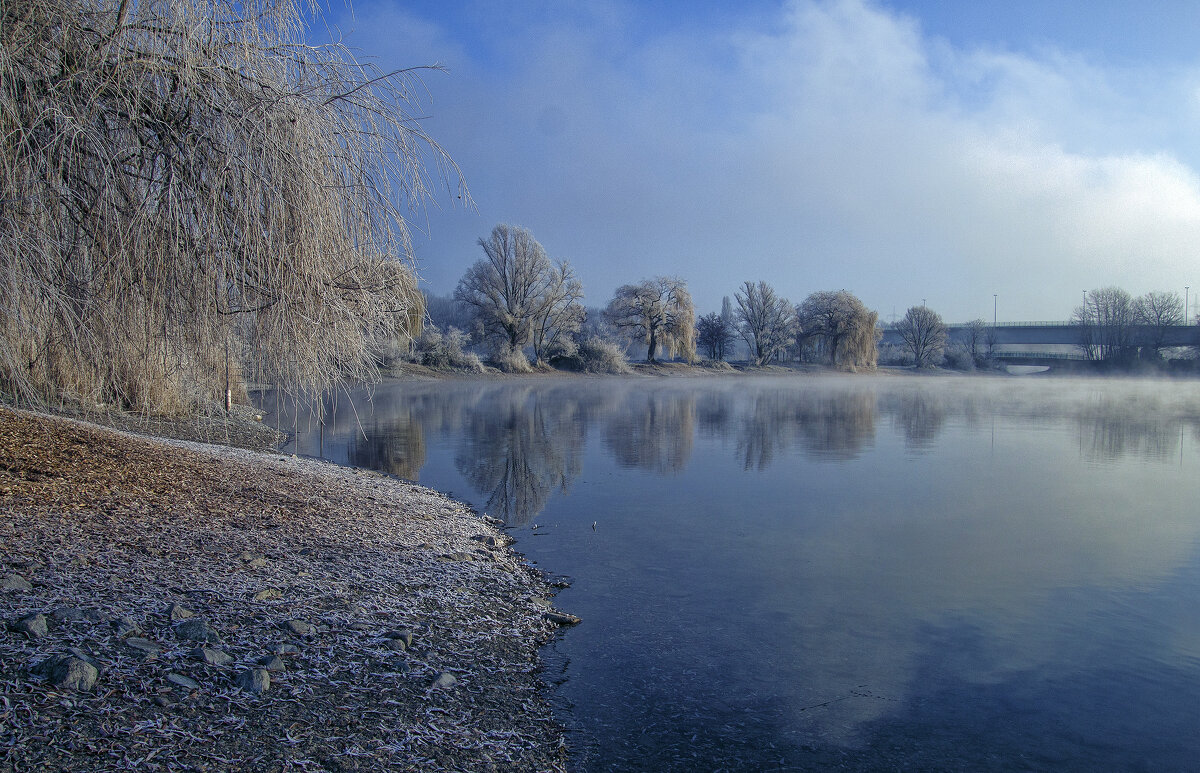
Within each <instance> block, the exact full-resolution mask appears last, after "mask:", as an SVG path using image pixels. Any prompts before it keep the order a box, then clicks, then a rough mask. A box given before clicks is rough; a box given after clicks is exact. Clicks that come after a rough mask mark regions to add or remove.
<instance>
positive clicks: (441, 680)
mask: <svg viewBox="0 0 1200 773" xmlns="http://www.w3.org/2000/svg"><path fill="white" fill-rule="evenodd" d="M456 684H458V678H457V677H455V676H454V674H452V673H450V672H449V671H443V672H441V673H440V674H438V675H437V678H436V679H434V680H433V684H432V685H430V687H432V688H433V689H435V690H449V689H450V688H451V687H453V686H454V685H456Z"/></svg>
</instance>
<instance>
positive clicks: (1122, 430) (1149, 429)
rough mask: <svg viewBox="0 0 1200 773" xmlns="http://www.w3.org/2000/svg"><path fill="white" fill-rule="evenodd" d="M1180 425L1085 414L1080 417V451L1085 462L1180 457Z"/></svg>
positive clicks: (1162, 421)
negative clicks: (1134, 457)
mask: <svg viewBox="0 0 1200 773" xmlns="http://www.w3.org/2000/svg"><path fill="white" fill-rule="evenodd" d="M1181 426H1182V425H1181V424H1180V422H1179V421H1178V420H1168V419H1158V420H1155V419H1154V418H1151V417H1146V416H1133V415H1114V414H1098V415H1091V416H1086V415H1085V416H1081V417H1080V418H1079V446H1080V448H1079V450H1080V453H1081V454H1082V455H1083V458H1084V459H1085V460H1087V461H1103V462H1111V461H1115V460H1117V459H1119V458H1121V457H1122V456H1126V455H1133V456H1140V457H1142V458H1143V459H1148V460H1152V459H1164V458H1173V457H1175V456H1177V455H1178V454H1179V443H1180V441H1181V439H1182V435H1181Z"/></svg>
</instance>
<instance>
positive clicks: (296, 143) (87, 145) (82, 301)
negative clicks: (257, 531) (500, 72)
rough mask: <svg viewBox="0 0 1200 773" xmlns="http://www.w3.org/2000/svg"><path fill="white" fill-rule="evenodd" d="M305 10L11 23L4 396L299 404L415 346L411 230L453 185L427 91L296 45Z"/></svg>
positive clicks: (0, 132)
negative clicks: (241, 394)
mask: <svg viewBox="0 0 1200 773" xmlns="http://www.w3.org/2000/svg"><path fill="white" fill-rule="evenodd" d="M297 2H298V0H150V1H139V0H21V2H16V1H15V0H4V1H0V389H3V390H4V391H6V392H9V393H11V394H13V395H15V396H16V397H17V399H20V400H23V401H27V402H33V403H38V402H41V401H43V400H44V399H46V398H49V397H53V396H58V397H66V398H71V399H79V400H81V401H84V402H85V403H89V404H94V403H105V404H118V405H123V406H126V407H133V408H138V409H142V410H153V411H170V410H180V409H184V408H188V407H191V406H195V405H197V404H202V403H203V402H205V401H207V400H211V399H212V398H214V397H219V396H221V395H222V394H225V395H227V394H228V390H229V389H230V388H231V387H233V388H236V387H237V386H238V384H239V382H240V379H241V378H242V376H241V374H242V373H245V374H247V375H248V376H251V377H253V378H255V379H261V380H266V381H271V382H275V383H279V384H281V385H284V386H285V387H287V388H289V389H291V390H294V391H297V392H305V393H310V394H311V393H314V392H317V391H319V390H322V389H324V388H326V387H328V386H329V385H331V384H332V383H334V382H335V381H336V380H337V379H339V378H341V377H345V376H349V377H360V378H362V377H370V376H371V375H372V374H373V364H374V358H375V356H376V354H377V353H378V352H379V351H380V350H381V349H382V348H383V347H384V346H385V345H387V344H388V343H389V341H390V340H394V339H395V338H396V337H397V336H400V337H404V336H407V335H409V334H411V333H412V332H414V328H415V327H417V326H418V325H419V323H420V318H421V313H422V310H421V298H420V294H419V293H418V292H417V290H416V282H415V280H414V276H413V273H412V271H411V270H410V268H409V265H408V264H407V262H406V259H407V258H410V257H411V252H412V250H411V244H410V240H409V234H408V228H407V225H406V220H405V217H406V214H408V213H411V212H412V211H413V208H414V207H419V206H420V202H421V201H423V200H424V199H425V198H426V196H427V195H428V193H429V190H430V188H431V187H432V182H433V181H434V180H435V179H438V178H440V182H441V183H445V184H447V185H448V186H449V185H456V186H458V188H459V194H460V195H462V196H466V192H465V189H463V187H462V178H461V175H460V174H459V172H458V170H457V168H456V167H455V166H454V164H453V162H452V161H451V160H450V159H449V157H448V156H447V155H446V154H445V153H444V152H443V151H442V149H441V148H440V147H439V146H438V144H437V143H436V142H435V141H434V140H432V139H431V138H430V137H429V136H427V135H426V134H425V132H424V130H423V129H422V127H421V124H420V122H419V120H418V118H417V116H418V115H419V114H420V113H419V112H418V111H420V110H421V108H420V105H419V103H418V97H419V96H421V95H422V94H423V93H424V92H423V88H422V84H421V81H420V79H419V77H418V75H419V71H400V72H394V73H384V72H380V71H378V70H376V69H375V68H374V67H373V66H369V65H362V64H360V63H358V62H357V61H356V60H355V59H354V58H353V56H352V55H351V54H350V53H349V52H348V50H347V49H345V48H344V47H342V46H340V45H326V46H312V45H309V44H307V43H306V42H305V34H304V33H305V27H304V24H303V15H304V13H306V12H307V11H308V8H307V6H305V7H303V8H302V7H299V6H298V4H297ZM430 170H432V172H431V171H430Z"/></svg>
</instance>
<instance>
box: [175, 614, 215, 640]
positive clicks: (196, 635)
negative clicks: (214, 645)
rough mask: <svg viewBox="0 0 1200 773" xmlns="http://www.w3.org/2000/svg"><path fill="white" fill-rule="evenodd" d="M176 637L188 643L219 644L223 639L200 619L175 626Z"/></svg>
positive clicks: (196, 618) (191, 619) (188, 620)
mask: <svg viewBox="0 0 1200 773" xmlns="http://www.w3.org/2000/svg"><path fill="white" fill-rule="evenodd" d="M175 635H176V636H178V637H179V638H180V639H184V640H187V641H202V642H218V641H220V640H221V637H220V636H218V635H217V632H216V631H214V630H213V629H212V628H209V627H208V623H206V622H204V620H203V619H201V618H199V617H192V618H189V619H187V620H184V621H183V622H182V623H179V624H178V625H176V626H175Z"/></svg>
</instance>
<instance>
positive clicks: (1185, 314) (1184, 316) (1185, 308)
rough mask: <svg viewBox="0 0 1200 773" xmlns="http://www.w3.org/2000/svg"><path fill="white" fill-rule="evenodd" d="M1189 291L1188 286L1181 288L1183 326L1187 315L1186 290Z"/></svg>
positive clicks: (1186, 321)
mask: <svg viewBox="0 0 1200 773" xmlns="http://www.w3.org/2000/svg"><path fill="white" fill-rule="evenodd" d="M1189 289H1191V287H1190V285H1184V286H1183V324H1185V325H1186V324H1187V323H1188V315H1187V314H1188V290H1189Z"/></svg>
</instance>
